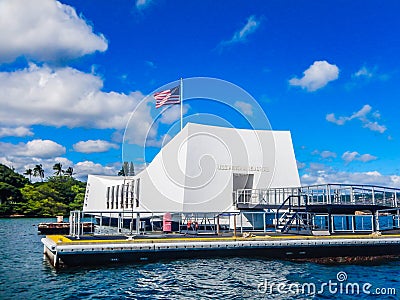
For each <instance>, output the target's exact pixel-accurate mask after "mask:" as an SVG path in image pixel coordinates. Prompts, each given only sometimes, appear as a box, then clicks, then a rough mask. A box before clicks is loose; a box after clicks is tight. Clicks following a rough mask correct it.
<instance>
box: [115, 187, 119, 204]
mask: <svg viewBox="0 0 400 300" xmlns="http://www.w3.org/2000/svg"><path fill="white" fill-rule="evenodd" d="M116 188H117V191H116V192H115V208H116V209H118V197H119V185H117V186H116Z"/></svg>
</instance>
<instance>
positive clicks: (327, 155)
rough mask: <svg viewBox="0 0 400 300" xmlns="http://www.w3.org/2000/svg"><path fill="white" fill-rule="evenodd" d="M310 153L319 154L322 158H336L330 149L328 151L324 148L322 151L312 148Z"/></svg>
mask: <svg viewBox="0 0 400 300" xmlns="http://www.w3.org/2000/svg"><path fill="white" fill-rule="evenodd" d="M311 154H312V155H319V156H321V157H322V158H324V159H327V158H336V156H337V155H336V153H335V152H332V151H328V150H324V151H322V152H320V151H319V150H314V151H313V152H311Z"/></svg>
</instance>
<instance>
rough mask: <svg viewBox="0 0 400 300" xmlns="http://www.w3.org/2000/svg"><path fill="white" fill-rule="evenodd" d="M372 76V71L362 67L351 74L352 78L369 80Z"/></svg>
mask: <svg viewBox="0 0 400 300" xmlns="http://www.w3.org/2000/svg"><path fill="white" fill-rule="evenodd" d="M372 76H373V73H372V71H370V70H368V69H367V67H365V66H364V67H362V68H361V69H360V70H358V71H357V72H356V73H354V74H353V77H358V78H360V77H364V78H371V77H372Z"/></svg>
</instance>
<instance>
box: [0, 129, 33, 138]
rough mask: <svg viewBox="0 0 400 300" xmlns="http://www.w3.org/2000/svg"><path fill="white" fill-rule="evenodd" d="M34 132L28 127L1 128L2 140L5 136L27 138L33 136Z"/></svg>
mask: <svg viewBox="0 0 400 300" xmlns="http://www.w3.org/2000/svg"><path fill="white" fill-rule="evenodd" d="M32 135H33V132H32V131H31V129H30V128H26V127H22V126H20V127H3V128H0V138H1V137H5V136H14V137H25V136H32Z"/></svg>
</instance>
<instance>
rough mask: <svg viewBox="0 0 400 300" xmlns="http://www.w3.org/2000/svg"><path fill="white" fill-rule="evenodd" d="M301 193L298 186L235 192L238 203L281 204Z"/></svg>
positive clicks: (252, 205)
mask: <svg viewBox="0 0 400 300" xmlns="http://www.w3.org/2000/svg"><path fill="white" fill-rule="evenodd" d="M298 195H300V192H299V189H298V188H273V189H239V190H237V191H236V192H235V193H234V198H235V203H236V204H246V205H248V206H250V207H254V206H256V205H274V206H279V205H281V204H282V203H283V202H284V201H285V200H286V199H287V198H288V197H289V196H298Z"/></svg>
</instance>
